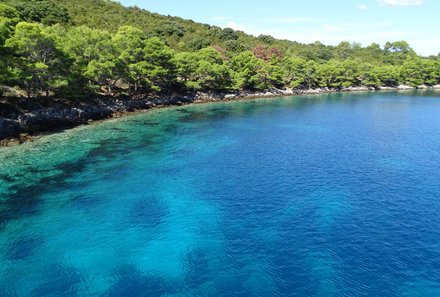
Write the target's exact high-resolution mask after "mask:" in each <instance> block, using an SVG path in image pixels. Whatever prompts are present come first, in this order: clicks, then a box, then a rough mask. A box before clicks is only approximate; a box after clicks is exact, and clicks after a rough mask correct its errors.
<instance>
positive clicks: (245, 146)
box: [0, 91, 440, 297]
mask: <svg viewBox="0 0 440 297" xmlns="http://www.w3.org/2000/svg"><path fill="white" fill-rule="evenodd" d="M439 161H440V93H435V92H429V91H427V92H405V93H365V94H331V95H319V96H304V97H300V96H299V97H286V98H280V99H261V100H253V101H242V102H228V103H215V104H202V105H193V106H184V107H178V108H169V109H161V110H155V111H151V112H146V113H143V114H138V115H134V116H129V117H125V118H122V119H115V120H109V121H105V122H102V123H99V124H95V125H92V126H86V127H79V128H76V129H72V130H69V131H67V132H64V133H59V134H55V135H51V136H45V137H42V138H40V139H38V140H37V141H35V142H33V143H28V144H25V145H22V146H19V147H13V148H4V149H1V150H0V203H1V204H0V296H2V297H6V296H8V297H9V296H151V297H154V296H169V297H171V296H440V163H439Z"/></svg>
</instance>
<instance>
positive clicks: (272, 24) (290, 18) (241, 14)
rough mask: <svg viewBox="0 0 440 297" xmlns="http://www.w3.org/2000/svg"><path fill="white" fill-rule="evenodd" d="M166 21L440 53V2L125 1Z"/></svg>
mask: <svg viewBox="0 0 440 297" xmlns="http://www.w3.org/2000/svg"><path fill="white" fill-rule="evenodd" d="M120 2H121V4H123V5H125V6H131V5H137V6H138V7H141V8H144V9H147V10H149V11H152V12H157V13H161V14H165V15H173V16H179V17H182V18H185V19H192V20H194V21H197V22H202V23H207V24H211V25H217V26H220V27H230V28H233V29H238V30H242V31H244V32H246V33H249V34H253V35H260V34H268V35H272V36H274V37H276V38H282V39H289V40H296V41H299V42H303V43H311V42H314V41H316V40H319V41H321V42H322V43H324V44H333V45H335V44H338V43H339V42H341V41H349V42H359V43H361V44H362V45H363V46H366V45H369V44H371V43H372V42H376V43H379V44H381V45H383V44H384V43H385V42H386V41H396V40H406V41H407V42H408V43H409V44H410V46H411V47H412V48H413V49H414V50H415V51H416V52H417V53H419V54H422V55H437V54H438V53H439V52H440V33H439V31H438V30H439V28H440V16H439V12H440V0H360V1H356V0H338V1H330V0H327V1H326V0H290V1H289V0H264V1H263V0H252V1H251V0H221V1H218V0H217V1H211V0H143V1H142V0H121V1H120Z"/></svg>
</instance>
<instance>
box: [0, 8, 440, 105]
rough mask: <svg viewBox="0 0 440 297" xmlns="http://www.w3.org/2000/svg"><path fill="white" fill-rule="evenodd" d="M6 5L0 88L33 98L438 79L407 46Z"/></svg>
mask: <svg viewBox="0 0 440 297" xmlns="http://www.w3.org/2000/svg"><path fill="white" fill-rule="evenodd" d="M2 2H3V3H1V4H0V85H8V86H18V87H20V88H22V89H24V90H26V91H27V94H28V96H29V97H35V96H41V95H46V96H47V95H55V96H66V95H69V94H72V93H75V92H76V94H77V95H81V94H85V93H90V92H91V93H104V94H107V95H116V94H127V95H130V96H133V97H138V96H146V95H149V94H151V93H156V94H159V93H169V92H181V91H214V92H230V91H240V90H268V89H272V88H296V89H308V88H318V87H321V88H335V89H341V88H346V87H350V86H368V87H380V86H397V85H399V84H408V85H411V86H420V85H423V84H426V85H435V84H438V83H439V82H440V59H439V57H438V56H431V57H421V56H418V55H417V54H416V53H415V52H414V50H412V49H411V47H410V46H409V45H408V43H407V42H405V41H394V42H387V43H386V44H384V46H380V45H379V44H376V43H373V44H371V45H368V46H366V47H362V46H361V45H360V44H357V43H349V42H341V43H340V44H338V45H337V46H328V45H324V44H322V43H320V42H318V41H317V42H314V43H312V44H301V43H298V42H294V41H287V40H277V39H275V38H273V37H271V36H268V35H260V36H258V37H254V36H250V35H247V34H245V33H244V32H241V31H235V30H233V29H231V28H223V29H222V28H220V27H217V26H210V25H206V24H200V23H196V22H193V21H190V20H183V19H181V18H178V17H170V16H162V15H159V14H155V13H150V12H148V11H145V10H142V9H139V8H138V7H129V8H126V7H123V6H122V5H120V4H118V3H116V2H112V1H105V0H78V1H67V0H21V1H16V0H4V1H2ZM97 12H99V13H97Z"/></svg>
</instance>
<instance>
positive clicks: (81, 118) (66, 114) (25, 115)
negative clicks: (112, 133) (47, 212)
mask: <svg viewBox="0 0 440 297" xmlns="http://www.w3.org/2000/svg"><path fill="white" fill-rule="evenodd" d="M438 88H440V85H435V86H432V87H431V86H419V87H417V89H438ZM413 89H416V88H414V87H411V86H407V85H400V86H397V87H378V88H373V87H366V86H359V87H347V88H342V89H336V88H317V89H273V90H268V91H265V92H251V91H240V92H237V93H208V92H197V93H195V94H180V95H179V94H177V95H172V96H164V97H160V98H151V97H145V98H141V99H133V98H129V97H104V96H101V97H99V96H97V97H95V98H88V99H89V100H87V101H86V100H83V101H77V102H70V101H65V102H62V100H60V99H50V98H49V99H48V98H42V99H40V102H39V101H38V100H36V99H32V100H28V99H23V98H3V99H1V100H0V107H2V109H0V147H1V146H11V145H17V144H21V143H24V142H27V141H31V140H32V136H34V135H40V134H42V133H47V132H58V131H62V130H65V129H69V128H73V127H75V126H79V125H87V124H90V123H91V122H93V121H96V120H104V119H107V118H114V117H121V116H123V115H124V114H127V113H131V112H135V111H141V110H148V109H151V108H159V107H163V106H172V105H176V106H180V105H184V104H190V103H203V102H215V101H234V100H243V99H255V98H271V97H280V96H293V95H308V94H324V93H334V92H370V91H375V90H413ZM43 101H44V102H43ZM3 107H5V108H3Z"/></svg>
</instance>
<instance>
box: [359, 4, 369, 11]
mask: <svg viewBox="0 0 440 297" xmlns="http://www.w3.org/2000/svg"><path fill="white" fill-rule="evenodd" d="M358 8H359V9H361V10H368V6H367V4H359V5H358Z"/></svg>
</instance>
